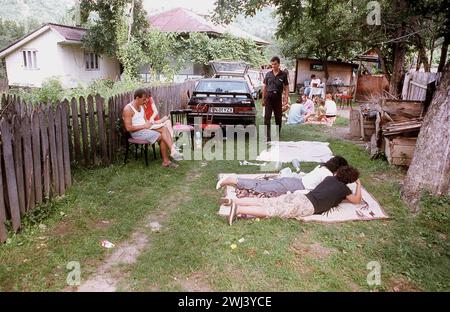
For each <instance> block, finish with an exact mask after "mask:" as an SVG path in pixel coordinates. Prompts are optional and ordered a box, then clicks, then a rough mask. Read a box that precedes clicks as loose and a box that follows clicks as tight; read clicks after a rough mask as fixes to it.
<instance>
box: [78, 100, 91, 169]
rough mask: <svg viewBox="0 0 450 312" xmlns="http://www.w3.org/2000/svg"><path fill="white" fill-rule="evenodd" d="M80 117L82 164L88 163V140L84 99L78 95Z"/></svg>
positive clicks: (86, 164)
mask: <svg viewBox="0 0 450 312" xmlns="http://www.w3.org/2000/svg"><path fill="white" fill-rule="evenodd" d="M80 119H81V136H82V141H83V157H84V165H85V166H88V165H89V142H88V131H87V119H86V101H85V100H84V97H80Z"/></svg>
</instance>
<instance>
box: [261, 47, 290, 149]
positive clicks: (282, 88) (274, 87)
mask: <svg viewBox="0 0 450 312" xmlns="http://www.w3.org/2000/svg"><path fill="white" fill-rule="evenodd" d="M270 64H271V66H272V70H271V71H270V72H268V73H267V74H266V77H265V78H264V84H263V91H262V92H263V106H264V125H265V126H266V138H267V141H270V140H271V133H270V123H271V119H272V112H273V113H274V115H275V123H276V125H277V126H278V129H279V131H280V133H281V124H282V121H283V120H282V118H283V111H282V107H283V106H285V105H287V104H288V103H289V101H288V100H289V80H288V75H287V74H286V72H284V71H281V69H280V58H279V57H278V56H275V57H273V58H272V59H271V60H270ZM283 93H284V98H283ZM283 99H284V103H282V100H283Z"/></svg>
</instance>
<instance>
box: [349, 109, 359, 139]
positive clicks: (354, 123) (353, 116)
mask: <svg viewBox="0 0 450 312" xmlns="http://www.w3.org/2000/svg"><path fill="white" fill-rule="evenodd" d="M360 115H361V111H360V110H359V109H351V110H350V136H351V137H352V138H360V137H361V118H360Z"/></svg>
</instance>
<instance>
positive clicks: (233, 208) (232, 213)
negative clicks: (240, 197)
mask: <svg viewBox="0 0 450 312" xmlns="http://www.w3.org/2000/svg"><path fill="white" fill-rule="evenodd" d="M236 218H237V205H236V203H235V202H234V201H233V200H232V201H231V208H230V214H229V215H228V225H230V226H231V225H233V222H234V221H235V220H236Z"/></svg>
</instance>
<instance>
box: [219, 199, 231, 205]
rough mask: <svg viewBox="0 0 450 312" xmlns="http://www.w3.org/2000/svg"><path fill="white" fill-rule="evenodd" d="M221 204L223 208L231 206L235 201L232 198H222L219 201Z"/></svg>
mask: <svg viewBox="0 0 450 312" xmlns="http://www.w3.org/2000/svg"><path fill="white" fill-rule="evenodd" d="M219 204H220V205H221V206H222V205H223V206H231V204H233V200H232V199H231V198H221V199H220V200H219Z"/></svg>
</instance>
